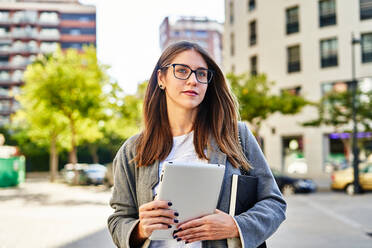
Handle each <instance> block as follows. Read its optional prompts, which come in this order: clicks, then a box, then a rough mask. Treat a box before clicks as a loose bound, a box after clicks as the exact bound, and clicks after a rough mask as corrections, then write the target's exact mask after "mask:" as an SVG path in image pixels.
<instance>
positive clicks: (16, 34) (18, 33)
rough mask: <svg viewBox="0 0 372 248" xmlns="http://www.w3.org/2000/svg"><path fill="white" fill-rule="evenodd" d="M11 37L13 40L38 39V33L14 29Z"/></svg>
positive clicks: (32, 30) (31, 30) (34, 30)
mask: <svg viewBox="0 0 372 248" xmlns="http://www.w3.org/2000/svg"><path fill="white" fill-rule="evenodd" d="M11 36H12V37H13V38H26V39H36V38H37V37H38V33H37V30H36V29H13V31H12V32H11Z"/></svg>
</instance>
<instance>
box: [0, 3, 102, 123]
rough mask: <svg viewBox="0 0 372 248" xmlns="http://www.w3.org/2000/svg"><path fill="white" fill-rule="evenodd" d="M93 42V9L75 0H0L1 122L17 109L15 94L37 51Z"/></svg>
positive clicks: (79, 47) (94, 21) (94, 19)
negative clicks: (58, 45)
mask: <svg viewBox="0 0 372 248" xmlns="http://www.w3.org/2000/svg"><path fill="white" fill-rule="evenodd" d="M57 44H60V46H61V47H62V48H63V49H67V48H77V49H82V46H83V45H84V44H93V45H96V8H95V7H94V6H86V5H82V4H80V3H79V2H78V0H8V1H4V0H3V1H0V125H3V124H4V123H8V122H9V116H10V114H11V113H13V112H14V111H15V110H17V109H18V108H19V104H18V102H17V101H16V100H15V98H14V96H15V95H17V94H18V93H19V86H21V85H22V84H23V83H24V82H23V79H22V78H23V71H24V70H25V69H26V66H27V65H28V64H29V63H31V62H32V61H33V60H34V59H35V58H36V56H37V54H39V53H42V54H48V53H52V52H53V51H54V50H55V49H56V47H57Z"/></svg>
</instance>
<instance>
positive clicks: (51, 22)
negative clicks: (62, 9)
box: [38, 19, 60, 26]
mask: <svg viewBox="0 0 372 248" xmlns="http://www.w3.org/2000/svg"><path fill="white" fill-rule="evenodd" d="M59 23H60V21H59V20H58V19H55V20H53V19H52V20H50V19H44V20H42V19H39V21H38V24H39V25H40V26H58V25H59Z"/></svg>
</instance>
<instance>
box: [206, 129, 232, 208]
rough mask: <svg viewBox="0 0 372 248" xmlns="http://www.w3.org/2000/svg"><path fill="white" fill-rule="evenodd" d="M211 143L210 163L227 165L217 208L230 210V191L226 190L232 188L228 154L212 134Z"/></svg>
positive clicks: (209, 148)
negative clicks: (222, 149) (221, 148)
mask: <svg viewBox="0 0 372 248" xmlns="http://www.w3.org/2000/svg"><path fill="white" fill-rule="evenodd" d="M209 140H210V143H209V146H208V157H209V161H208V162H209V163H210V164H223V165H225V174H224V178H223V181H222V185H221V190H220V195H219V197H218V203H217V208H218V209H220V210H221V211H224V212H228V209H229V203H230V193H228V194H227V192H226V190H229V189H230V178H231V177H230V176H229V175H230V167H229V165H228V163H227V156H226V154H225V153H223V152H222V151H221V150H220V148H219V147H218V145H217V142H216V141H215V139H214V138H213V137H212V136H210V139H209Z"/></svg>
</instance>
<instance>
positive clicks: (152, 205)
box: [139, 200, 172, 211]
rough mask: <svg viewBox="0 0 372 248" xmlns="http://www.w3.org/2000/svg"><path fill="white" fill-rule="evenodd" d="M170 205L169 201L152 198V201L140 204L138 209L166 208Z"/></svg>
mask: <svg viewBox="0 0 372 248" xmlns="http://www.w3.org/2000/svg"><path fill="white" fill-rule="evenodd" d="M170 206H172V203H171V202H168V201H161V200H154V201H151V202H148V203H145V204H143V205H141V206H140V207H139V211H149V210H153V209H159V208H162V209H168V208H169V207H170Z"/></svg>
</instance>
